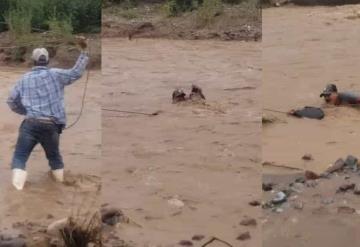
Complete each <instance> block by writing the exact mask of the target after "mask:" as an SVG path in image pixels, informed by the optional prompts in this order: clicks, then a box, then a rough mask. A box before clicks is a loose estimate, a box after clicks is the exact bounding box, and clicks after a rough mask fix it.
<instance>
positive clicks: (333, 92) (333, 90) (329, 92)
mask: <svg viewBox="0 0 360 247" xmlns="http://www.w3.org/2000/svg"><path fill="white" fill-rule="evenodd" d="M337 94H338V90H337V87H336V85H335V84H328V85H326V87H325V88H324V90H323V91H322V93H321V94H320V97H324V99H325V101H326V102H327V103H330V102H331V101H334V100H336V96H337Z"/></svg>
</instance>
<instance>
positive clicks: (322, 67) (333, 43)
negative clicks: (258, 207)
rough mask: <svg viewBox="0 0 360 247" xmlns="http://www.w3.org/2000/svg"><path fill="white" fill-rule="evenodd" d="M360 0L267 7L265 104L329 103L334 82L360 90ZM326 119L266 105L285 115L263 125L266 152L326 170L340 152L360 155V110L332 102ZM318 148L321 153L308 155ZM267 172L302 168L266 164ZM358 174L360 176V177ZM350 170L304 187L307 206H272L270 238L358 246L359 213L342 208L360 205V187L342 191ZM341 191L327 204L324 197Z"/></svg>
mask: <svg viewBox="0 0 360 247" xmlns="http://www.w3.org/2000/svg"><path fill="white" fill-rule="evenodd" d="M359 9H360V6H359V5H348V6H341V7H311V8H302V7H284V8H271V9H266V10H264V11H263V32H264V35H263V36H264V39H263V69H264V71H263V75H264V76H263V80H264V81H263V102H264V107H266V108H272V109H277V110H283V111H287V110H290V109H293V108H298V107H303V106H305V105H310V106H322V104H323V102H322V100H321V99H320V98H319V94H320V92H321V90H322V89H323V88H324V86H325V85H326V84H327V83H329V82H334V83H336V84H337V85H338V88H339V90H351V91H355V92H360V86H359V76H358V62H359V60H360V50H359V48H358V42H357V41H358V40H359V39H360V25H359V24H360V19H359V18H358V17H356V14H354V13H356V11H359ZM324 110H325V114H326V116H325V118H324V119H323V120H321V121H318V120H309V119H296V118H290V117H286V116H285V115H282V114H276V113H271V112H266V111H264V114H265V115H270V116H276V117H277V118H278V121H277V122H275V123H272V124H267V125H266V126H264V128H263V160H264V161H268V162H274V163H275V164H280V165H286V166H290V167H295V168H300V169H309V170H312V171H315V172H322V171H324V170H325V169H326V168H327V167H328V165H329V164H330V163H332V162H334V161H335V160H336V159H338V158H339V157H343V158H345V157H346V156H347V155H348V154H353V155H354V156H357V157H359V156H360V153H359V134H360V127H359V122H360V111H359V110H357V109H352V108H347V107H330V108H324ZM306 153H310V154H312V156H313V157H314V160H313V161H303V160H302V159H301V157H302V156H303V155H304V154H306ZM263 171H264V173H265V176H266V174H269V173H270V174H278V175H279V174H285V175H286V174H287V173H294V172H298V171H291V170H288V169H280V168H271V167H264V170H263ZM352 179H353V178H351V179H350V180H351V181H353V182H355V183H359V181H358V178H357V177H355V178H354V180H352ZM341 183H344V177H343V176H340V177H335V178H334V179H331V180H321V181H319V185H318V186H316V187H315V188H310V189H307V190H306V192H304V193H302V194H300V195H298V199H299V200H302V201H303V202H304V203H305V204H304V209H303V210H294V209H285V210H284V212H282V213H274V212H271V211H265V212H264V216H263V217H264V219H263V223H264V224H263V239H264V246H266V247H270V246H279V247H285V246H291V247H300V246H307V247H308V246H328V247H330V246H334V247H335V246H356V244H355V243H357V242H358V241H359V235H358V234H357V233H356V232H357V231H358V230H359V216H358V214H350V215H346V214H345V215H339V214H337V212H336V207H337V206H350V207H353V208H355V209H359V207H360V206H359V205H360V202H359V200H358V198H356V197H354V195H353V194H351V193H350V194H345V195H336V194H335V191H336V187H337V186H339V185H340V184H341ZM323 197H325V198H327V197H329V198H333V199H334V204H332V205H324V204H323V203H320V201H321V198H323Z"/></svg>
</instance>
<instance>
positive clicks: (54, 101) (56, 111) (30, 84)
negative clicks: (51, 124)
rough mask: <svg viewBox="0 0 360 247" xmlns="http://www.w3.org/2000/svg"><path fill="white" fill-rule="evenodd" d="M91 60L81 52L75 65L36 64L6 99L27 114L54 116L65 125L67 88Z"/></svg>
mask: <svg viewBox="0 0 360 247" xmlns="http://www.w3.org/2000/svg"><path fill="white" fill-rule="evenodd" d="M88 61H89V58H88V56H87V55H86V54H85V53H81V54H80V56H79V58H78V60H77V62H76V64H75V66H74V67H73V68H72V69H68V70H66V69H50V68H48V67H45V66H36V67H34V68H33V69H32V71H30V72H29V73H26V74H25V75H24V76H23V77H22V79H20V80H19V81H18V82H17V83H16V85H15V87H14V88H13V89H12V91H11V93H10V96H9V98H8V100H7V103H8V105H9V107H10V109H11V110H12V111H14V112H16V113H18V114H21V115H25V116H26V118H41V117H51V118H53V119H54V121H55V122H56V123H57V124H63V125H66V114H65V103H64V88H65V86H67V85H70V84H72V83H73V82H75V81H76V80H78V79H80V78H81V76H82V74H83V73H84V71H85V69H86V66H87V64H88Z"/></svg>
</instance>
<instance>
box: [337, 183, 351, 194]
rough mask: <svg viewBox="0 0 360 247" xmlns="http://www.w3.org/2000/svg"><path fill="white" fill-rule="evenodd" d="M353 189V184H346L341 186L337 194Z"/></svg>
mask: <svg viewBox="0 0 360 247" xmlns="http://www.w3.org/2000/svg"><path fill="white" fill-rule="evenodd" d="M354 188H355V184H354V183H346V184H342V185H341V186H340V187H339V189H338V191H337V192H346V191H348V190H353V189H354Z"/></svg>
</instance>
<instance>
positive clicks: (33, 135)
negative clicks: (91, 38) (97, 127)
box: [7, 38, 89, 190]
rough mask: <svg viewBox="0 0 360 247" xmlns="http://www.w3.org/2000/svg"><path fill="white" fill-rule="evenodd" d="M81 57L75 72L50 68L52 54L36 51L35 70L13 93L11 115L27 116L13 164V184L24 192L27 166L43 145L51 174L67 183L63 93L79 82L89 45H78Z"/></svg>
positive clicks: (22, 79) (10, 104) (21, 127)
mask: <svg viewBox="0 0 360 247" xmlns="http://www.w3.org/2000/svg"><path fill="white" fill-rule="evenodd" d="M78 44H79V46H80V48H81V53H80V56H79V58H78V60H77V62H76V64H75V66H74V67H73V68H72V69H57V68H49V67H48V64H49V53H48V51H47V50H46V49H45V48H37V49H35V50H34V51H33V54H32V60H33V61H34V67H33V68H32V70H31V71H30V72H28V73H26V74H25V75H24V76H23V77H22V78H21V79H20V80H19V81H18V82H17V83H16V85H15V86H14V88H13V89H12V90H11V92H10V96H9V98H8V100H7V103H8V105H9V107H10V109H11V110H12V111H14V112H15V113H17V114H20V115H23V116H24V118H25V119H24V121H23V122H22V124H21V126H20V129H19V137H18V140H17V143H16V147H15V152H14V156H13V160H12V164H11V167H12V173H13V176H12V184H13V185H14V187H15V188H16V189H18V190H22V189H23V187H24V184H25V182H26V177H27V173H26V162H27V160H28V158H29V156H30V154H31V152H32V151H33V149H34V147H35V146H36V145H37V144H41V146H42V147H43V149H44V151H45V154H46V157H47V159H48V161H49V166H50V169H51V174H52V175H53V177H54V179H55V180H56V181H59V182H63V180H64V163H63V159H62V156H61V154H60V149H59V139H60V134H61V132H62V130H63V129H64V127H65V125H66V115H65V104H64V89H65V86H68V85H70V84H72V83H73V82H75V81H77V80H78V79H80V78H81V77H82V75H83V73H84V71H85V69H86V66H87V64H88V61H89V57H88V54H87V52H86V48H87V41H86V40H85V39H84V38H82V39H81V40H79V42H78Z"/></svg>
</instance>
